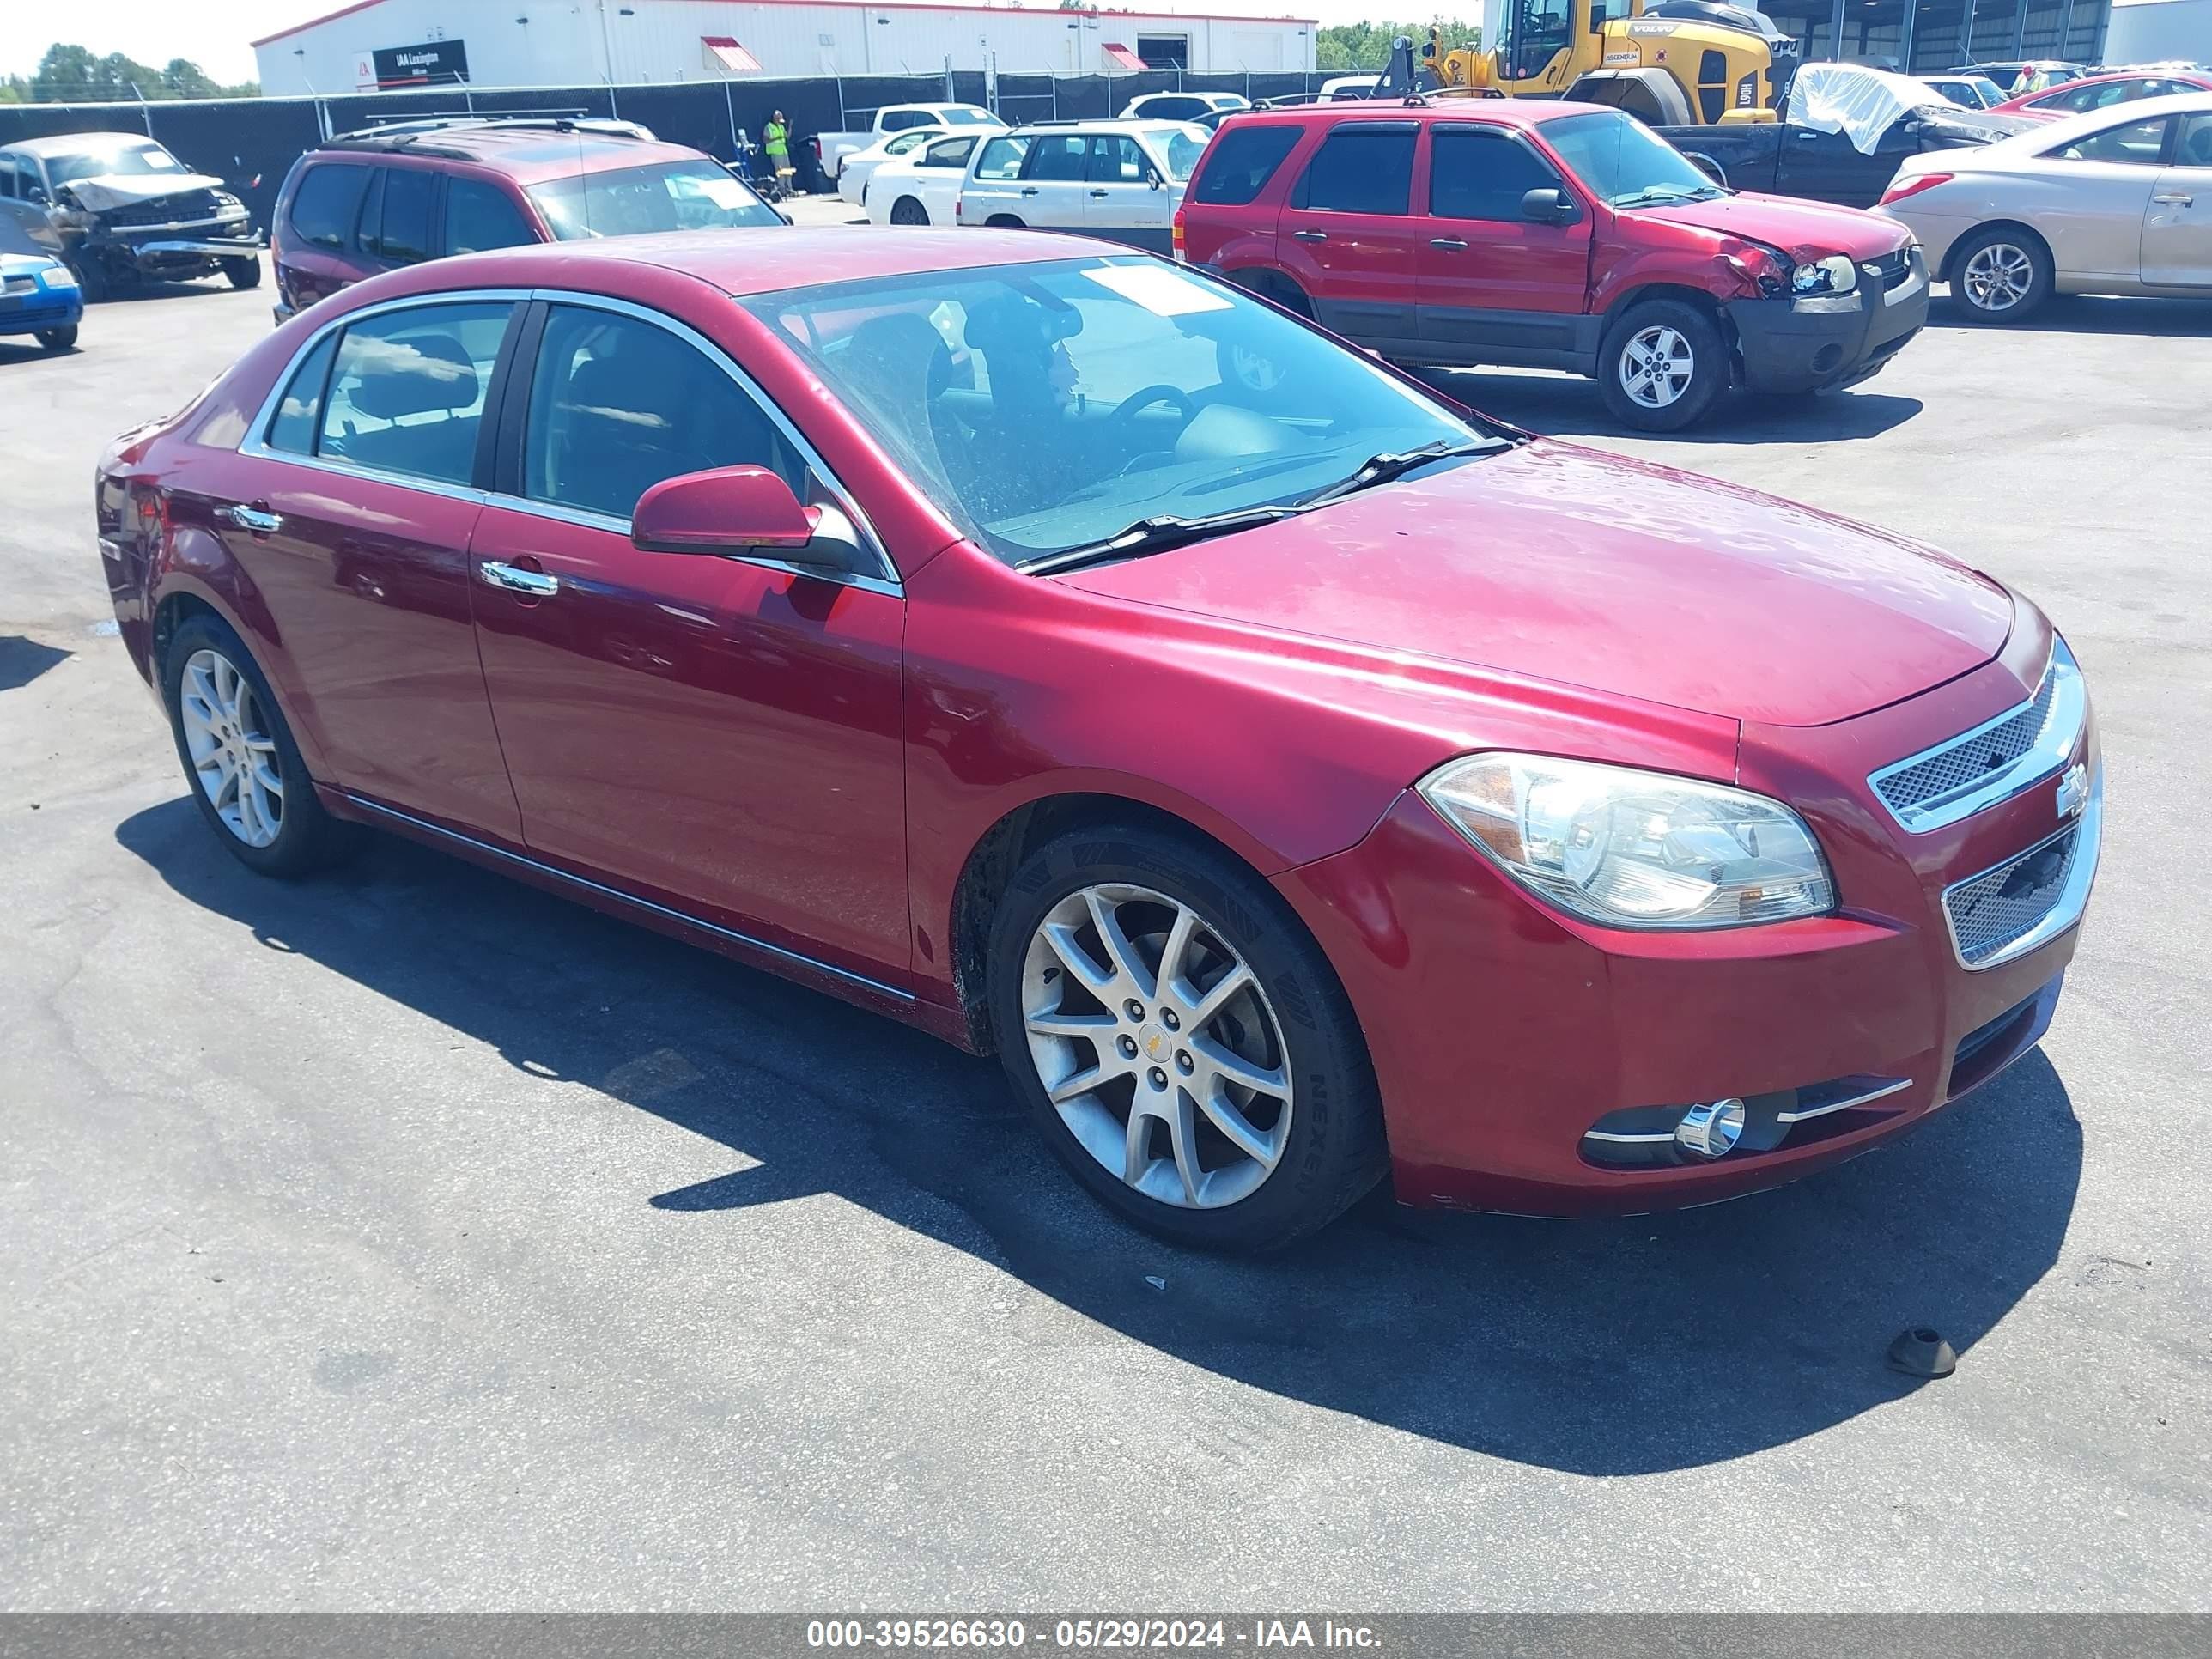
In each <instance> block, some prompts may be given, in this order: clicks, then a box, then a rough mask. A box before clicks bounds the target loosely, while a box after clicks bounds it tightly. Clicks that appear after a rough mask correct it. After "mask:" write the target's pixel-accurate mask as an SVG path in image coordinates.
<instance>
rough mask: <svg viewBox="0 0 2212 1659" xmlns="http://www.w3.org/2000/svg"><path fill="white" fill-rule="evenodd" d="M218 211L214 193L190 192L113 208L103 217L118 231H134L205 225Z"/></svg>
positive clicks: (180, 192) (206, 191)
mask: <svg viewBox="0 0 2212 1659" xmlns="http://www.w3.org/2000/svg"><path fill="white" fill-rule="evenodd" d="M215 216H216V200H215V192H214V191H211V190H186V191H178V192H177V193H176V194H175V195H173V196H157V197H155V198H154V199H153V200H152V201H150V202H133V203H131V204H130V205H129V206H127V207H119V208H111V209H109V210H108V211H106V213H103V214H101V215H100V217H101V218H102V219H103V220H105V221H106V222H107V223H108V224H110V225H112V226H113V227H114V228H117V229H118V230H130V229H132V228H136V227H137V226H140V225H181V224H197V223H202V222H205V221H207V220H210V219H212V218H214V217H215Z"/></svg>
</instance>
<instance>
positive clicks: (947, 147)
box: [906, 132, 982, 225]
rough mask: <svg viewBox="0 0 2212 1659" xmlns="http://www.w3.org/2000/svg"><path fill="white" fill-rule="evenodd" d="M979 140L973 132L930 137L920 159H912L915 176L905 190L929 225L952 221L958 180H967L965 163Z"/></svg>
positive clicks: (958, 188)
mask: <svg viewBox="0 0 2212 1659" xmlns="http://www.w3.org/2000/svg"><path fill="white" fill-rule="evenodd" d="M981 140H982V135H981V133H975V132H963V133H956V134H954V135H953V136H952V137H950V138H933V139H932V140H930V141H929V143H927V145H925V146H924V147H923V149H922V152H921V155H919V156H917V157H915V158H913V165H914V173H913V175H912V177H910V178H909V179H908V180H907V181H906V184H907V191H908V193H909V194H911V195H912V196H913V197H915V200H916V201H918V202H920V203H921V208H922V211H923V212H925V213H927V214H928V216H929V222H930V223H931V224H933V225H949V224H951V223H952V222H953V211H952V210H953V204H955V203H956V202H957V201H958V200H959V199H960V181H961V180H962V179H964V178H965V177H967V174H968V163H969V161H971V160H972V159H973V158H974V156H975V146H976V145H977V144H978V143H981Z"/></svg>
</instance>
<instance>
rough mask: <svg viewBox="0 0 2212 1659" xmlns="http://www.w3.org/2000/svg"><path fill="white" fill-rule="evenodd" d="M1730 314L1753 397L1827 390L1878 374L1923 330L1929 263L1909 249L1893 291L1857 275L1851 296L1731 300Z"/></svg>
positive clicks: (1926, 311)
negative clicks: (1900, 277) (1909, 252)
mask: <svg viewBox="0 0 2212 1659" xmlns="http://www.w3.org/2000/svg"><path fill="white" fill-rule="evenodd" d="M1728 314H1729V322H1730V323H1731V324H1733V325H1735V336H1736V343H1737V345H1738V348H1739V349H1740V350H1741V353H1742V357H1743V383H1744V385H1746V386H1748V387H1749V388H1750V389H1751V390H1752V391H1753V392H1827V391H1833V390H1835V389H1836V388H1838V387H1839V386H1850V385H1852V384H1854V383H1855V382H1857V381H1859V380H1865V379H1866V378H1867V377H1868V376H1869V375H1870V374H1877V373H1879V372H1880V371H1881V368H1882V367H1883V366H1884V365H1885V364H1887V362H1889V360H1890V359H1891V358H1892V357H1893V356H1896V355H1897V353H1898V352H1899V351H1900V350H1902V349H1904V347H1905V343H1906V342H1907V341H1909V340H1911V338H1912V337H1913V336H1914V335H1916V334H1917V333H1918V332H1919V331H1920V330H1921V328H1922V327H1923V325H1925V324H1926V323H1927V321H1928V265H1927V262H1926V261H1925V260H1924V259H1923V258H1922V256H1921V252H1920V250H1919V249H1918V248H1917V247H1915V248H1913V249H1912V251H1911V255H1910V257H1909V258H1908V260H1907V262H1906V267H1905V276H1904V279H1903V280H1902V281H1901V282H1899V283H1898V285H1897V286H1896V287H1894V288H1892V289H1884V288H1883V287H1882V286H1881V282H1880V280H1879V279H1878V278H1875V277H1874V276H1865V275H1863V276H1861V278H1860V281H1859V284H1858V286H1857V288H1855V289H1852V290H1851V291H1850V293H1849V294H1844V295H1815V296H1809V297H1807V298H1802V299H1771V300H1769V299H1759V300H1736V301H1731V302H1730V303H1729V307H1728Z"/></svg>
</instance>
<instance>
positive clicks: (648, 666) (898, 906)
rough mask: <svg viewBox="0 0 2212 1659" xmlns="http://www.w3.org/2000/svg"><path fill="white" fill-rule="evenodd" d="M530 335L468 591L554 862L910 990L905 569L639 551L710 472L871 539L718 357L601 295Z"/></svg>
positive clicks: (676, 329) (788, 432) (520, 784)
mask: <svg viewBox="0 0 2212 1659" xmlns="http://www.w3.org/2000/svg"><path fill="white" fill-rule="evenodd" d="M533 313H534V318H536V319H542V321H535V322H534V324H533V326H532V329H531V331H529V332H526V334H525V336H524V343H523V345H522V347H521V348H520V349H519V350H518V352H517V354H516V356H517V363H518V367H517V384H516V386H515V388H514V392H513V395H511V396H509V397H508V398H507V399H506V401H505V409H504V416H505V420H504V426H503V428H502V431H503V435H504V436H505V438H506V440H507V441H504V442H502V443H501V446H500V453H501V462H500V465H501V471H500V474H499V476H498V477H497V479H496V483H498V485H499V488H498V489H497V491H496V492H495V494H494V495H493V496H492V498H491V501H490V504H489V506H488V507H486V508H485V511H484V513H483V519H482V520H481V521H480V522H479V524H478V525H477V532H476V536H475V538H474V543H473V546H472V548H471V552H472V555H473V561H474V565H475V568H476V573H477V580H476V581H475V582H474V583H472V584H471V590H470V591H471V596H472V598H473V599H474V600H475V602H476V613H477V641H478V644H479V646H480V647H481V650H482V653H483V668H484V674H485V677H486V679H487V681H488V682H489V687H490V693H491V702H492V707H493V709H494V711H495V714H496V715H497V718H498V724H499V736H500V741H501V745H502V747H503V750H504V753H505V756H506V761H507V772H508V774H509V775H510V776H511V777H512V778H513V785H514V793H515V795H516V797H517V799H519V800H520V805H521V810H522V820H523V835H524V838H525V840H526V842H527V844H528V846H529V848H530V849H531V851H532V853H533V854H537V855H538V857H540V858H541V859H544V860H547V861H549V862H551V863H554V864H556V865H559V866H565V867H567V868H568V869H570V870H572V871H579V872H592V873H593V874H596V875H604V876H605V877H607V878H612V879H613V880H615V881H616V882H617V883H618V884H619V885H620V886H621V887H622V889H623V890H624V891H626V892H629V893H631V894H635V895H638V896H643V897H646V898H647V899H649V900H651V901H652V902H656V903H659V904H662V905H665V906H669V907H671V908H677V909H678V910H680V911H682V912H683V913H684V914H685V915H694V916H698V917H701V918H703V919H704V920H707V921H710V922H712V923H714V925H716V926H720V927H726V928H728V929H731V930H732V931H736V932H738V933H743V934H744V935H745V936H746V937H747V938H749V939H765V940H767V941H768V942H769V943H770V944H771V945H775V946H778V947H780V948H784V949H795V950H799V951H801V952H802V953H804V954H805V955H806V956H808V957H810V958H812V957H826V958H829V959H830V960H832V961H834V962H836V963H840V964H842V965H844V966H846V967H848V968H849V969H854V970H856V971H859V972H860V973H863V974H868V973H870V971H871V970H874V971H875V972H878V973H879V972H882V971H884V970H886V969H889V970H893V971H896V972H897V973H901V974H902V973H903V972H904V971H905V970H906V969H907V968H908V966H909V961H908V932H907V908H906V817H905V810H906V809H905V758H904V747H903V738H902V728H901V723H900V722H901V714H900V670H901V650H902V637H903V630H904V626H905V601H904V599H903V598H902V594H901V592H900V590H899V588H898V586H897V585H896V582H895V581H894V580H892V579H891V572H890V567H889V565H888V562H884V563H882V565H881V574H880V575H878V576H876V577H854V578H850V579H839V580H828V579H825V578H823V577H822V576H820V575H818V574H817V575H806V574H799V573H798V572H795V571H794V570H793V569H792V568H789V567H787V566H783V565H779V564H777V563H775V562H773V561H772V560H765V559H764V560H752V559H746V558H738V557H731V556H714V555H686V554H671V553H647V552H642V551H641V550H639V549H638V548H637V547H635V545H633V544H632V543H631V541H630V539H629V519H630V514H631V512H632V509H633V508H634V507H635V506H636V503H637V501H638V498H639V497H640V496H641V495H643V494H644V493H645V491H646V490H647V489H650V488H651V487H652V486H653V485H654V484H656V483H659V482H660V481H661V480H662V479H664V478H671V477H677V476H678V475H679V474H682V473H686V472H695V471H702V470H705V469H707V468H710V467H717V466H730V465H740V464H751V465H762V466H766V467H769V469H771V470H772V471H775V472H777V473H779V474H781V476H782V477H784V478H785V479H786V480H787V482H789V483H790V484H791V485H792V487H793V489H794V491H796V492H797V493H798V494H799V496H800V498H801V499H802V500H803V501H811V503H813V504H816V505H819V506H821V507H824V508H825V509H826V510H829V511H834V512H836V513H838V514H840V515H841V516H842V518H843V519H844V520H845V522H846V523H847V524H848V526H849V525H851V524H852V523H853V522H854V520H857V518H858V517H859V516H860V514H859V513H858V509H857V508H853V509H852V510H851V511H850V512H848V507H850V502H849V501H848V498H847V497H846V496H845V495H844V494H843V493H842V489H840V488H839V486H837V485H836V483H835V481H834V480H832V479H831V478H830V477H829V475H828V471H827V469H826V466H825V465H823V463H822V462H821V461H820V460H819V459H818V458H817V457H816V456H815V455H814V453H813V452H812V451H811V449H810V448H808V447H806V446H805V444H804V443H803V442H802V441H800V440H799V437H798V435H797V433H796V430H795V428H793V427H792V426H791V425H790V424H789V423H788V422H787V421H786V420H784V419H783V418H782V416H781V415H780V414H779V413H778V412H776V411H775V410H774V409H773V407H772V405H770V404H769V403H768V402H767V400H766V398H765V397H764V395H763V394H762V393H760V392H758V391H757V389H756V388H755V387H754V386H752V384H751V382H750V380H747V379H746V378H745V377H744V374H743V373H742V371H741V370H740V369H738V367H737V366H736V364H735V363H734V362H732V360H731V359H729V358H728V357H727V356H725V355H724V354H722V353H721V352H720V350H719V349H717V348H715V347H714V345H713V344H712V343H710V342H708V340H706V339H705V338H704V337H702V336H700V335H698V334H696V333H695V332H694V331H691V330H690V329H689V328H686V327H684V325H681V324H679V323H677V322H675V321H674V320H673V319H669V318H665V317H663V316H661V315H659V313H653V312H648V311H645V310H643V309H641V308H640V307H630V306H626V305H617V304H615V303H611V302H603V301H591V300H589V299H588V298H586V296H582V295H577V296H571V297H568V298H563V299H560V300H556V301H553V302H552V303H550V304H542V305H540V306H538V307H533ZM532 333H534V335H535V338H534V340H533V339H532V337H531V335H532ZM860 533H861V532H857V531H855V532H854V538H855V539H858V538H859V537H860Z"/></svg>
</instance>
